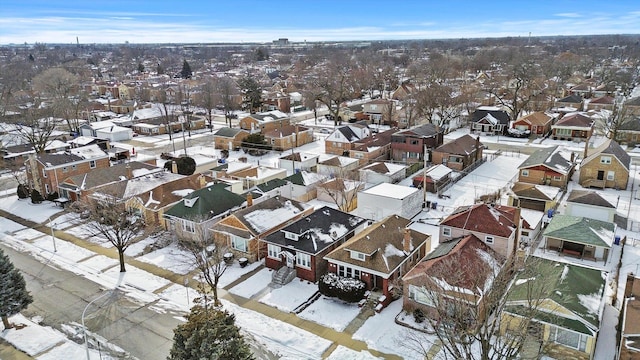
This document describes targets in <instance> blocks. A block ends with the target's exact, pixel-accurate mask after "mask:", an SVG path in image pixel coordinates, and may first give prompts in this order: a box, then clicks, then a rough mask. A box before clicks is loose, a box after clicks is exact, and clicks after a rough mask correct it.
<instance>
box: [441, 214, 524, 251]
mask: <svg viewBox="0 0 640 360" xmlns="http://www.w3.org/2000/svg"><path fill="white" fill-rule="evenodd" d="M521 223H522V219H521V217H520V209H519V208H513V207H511V206H491V205H487V204H476V205H471V206H461V207H458V208H457V209H455V210H454V211H453V213H451V215H449V216H447V217H446V218H445V219H444V220H442V222H440V243H444V242H447V241H449V240H452V239H455V238H459V237H461V236H464V235H467V234H470V233H471V234H474V235H475V236H477V237H478V239H480V240H482V241H483V242H484V243H485V244H487V246H489V247H490V248H491V249H493V251H495V252H496V253H497V254H499V255H500V256H502V257H504V258H510V257H511V256H513V255H514V254H515V251H516V249H517V248H518V245H519V244H518V242H519V240H520V239H519V231H520V230H519V229H520V227H521Z"/></svg>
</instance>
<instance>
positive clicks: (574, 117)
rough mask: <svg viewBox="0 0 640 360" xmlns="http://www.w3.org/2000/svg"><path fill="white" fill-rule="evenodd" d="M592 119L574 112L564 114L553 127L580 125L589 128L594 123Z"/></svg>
mask: <svg viewBox="0 0 640 360" xmlns="http://www.w3.org/2000/svg"><path fill="white" fill-rule="evenodd" d="M594 122H595V121H594V120H593V119H592V118H590V117H588V116H586V115H583V114H580V113H575V114H571V115H566V116H564V117H563V118H562V119H560V120H558V122H556V124H555V125H553V126H554V127H580V128H590V127H592V126H593V124H594Z"/></svg>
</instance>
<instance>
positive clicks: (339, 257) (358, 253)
mask: <svg viewBox="0 0 640 360" xmlns="http://www.w3.org/2000/svg"><path fill="white" fill-rule="evenodd" d="M409 223H410V220H409V219H405V218H403V217H400V216H398V215H391V216H389V217H387V218H385V219H383V220H382V221H379V222H376V223H374V224H373V225H371V226H369V227H368V228H366V229H365V230H364V231H362V232H360V233H359V234H357V235H356V236H354V237H353V238H352V239H350V240H349V241H347V242H345V243H344V244H342V245H340V246H339V247H338V248H336V249H335V250H333V251H332V252H330V253H329V254H327V255H326V256H325V257H324V258H325V260H327V261H328V262H329V268H328V271H329V272H332V273H336V274H338V275H339V276H343V277H351V278H355V279H359V280H362V281H363V282H364V283H365V284H366V286H367V289H380V290H381V291H382V294H383V296H384V298H383V300H382V301H381V303H382V304H383V306H386V305H388V304H389V303H390V302H391V300H392V299H393V297H394V294H393V292H392V291H393V288H394V283H395V282H396V281H401V279H402V276H403V275H404V274H406V273H408V272H409V271H410V270H411V269H412V268H413V267H414V266H415V265H416V264H417V263H418V262H419V261H420V260H422V259H423V258H424V256H425V255H426V253H427V249H431V236H430V235H427V234H423V233H421V232H418V231H416V230H413V229H409V228H408V226H409Z"/></svg>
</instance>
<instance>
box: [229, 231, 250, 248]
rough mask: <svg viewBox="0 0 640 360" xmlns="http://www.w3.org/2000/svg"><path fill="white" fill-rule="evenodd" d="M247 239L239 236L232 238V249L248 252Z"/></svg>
mask: <svg viewBox="0 0 640 360" xmlns="http://www.w3.org/2000/svg"><path fill="white" fill-rule="evenodd" d="M247 242H248V241H247V239H243V238H241V237H238V236H233V235H232V236H231V247H232V248H234V249H236V250H238V251H242V252H247V248H248V246H247Z"/></svg>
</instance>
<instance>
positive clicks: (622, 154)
mask: <svg viewBox="0 0 640 360" xmlns="http://www.w3.org/2000/svg"><path fill="white" fill-rule="evenodd" d="M602 154H607V155H613V156H615V158H616V159H618V161H620V164H622V166H624V167H625V168H626V169H627V170H629V169H630V167H629V166H630V165H631V156H629V154H628V153H627V152H626V151H624V149H623V148H622V147H621V146H620V144H618V143H617V142H616V141H615V140H613V139H607V140H606V141H605V142H604V143H603V144H602V145H600V146H599V147H598V148H596V149H594V151H593V153H591V154H589V155H588V156H587V157H586V158H585V159H584V160H583V161H582V164H588V163H590V162H591V161H593V160H595V159H596V158H597V157H599V156H600V155H602ZM583 166H584V165H583Z"/></svg>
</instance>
